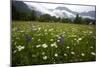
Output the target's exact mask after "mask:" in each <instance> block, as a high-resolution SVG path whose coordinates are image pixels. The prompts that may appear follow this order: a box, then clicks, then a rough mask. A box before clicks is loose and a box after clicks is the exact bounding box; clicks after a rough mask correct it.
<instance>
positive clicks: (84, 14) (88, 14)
mask: <svg viewBox="0 0 100 67" xmlns="http://www.w3.org/2000/svg"><path fill="white" fill-rule="evenodd" d="M55 10H61V11H63V10H65V11H66V12H69V13H71V14H73V15H76V14H79V15H80V16H82V17H83V18H85V17H86V18H92V19H95V17H96V16H95V15H96V11H88V12H81V13H80V12H75V11H72V10H70V9H69V8H67V7H56V8H55ZM52 11H53V10H52Z"/></svg>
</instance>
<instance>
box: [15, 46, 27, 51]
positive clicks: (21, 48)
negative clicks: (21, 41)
mask: <svg viewBox="0 0 100 67" xmlns="http://www.w3.org/2000/svg"><path fill="white" fill-rule="evenodd" d="M16 48H17V49H18V51H21V50H23V49H24V48H25V47H24V46H17V47H16Z"/></svg>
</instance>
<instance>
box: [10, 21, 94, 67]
mask: <svg viewBox="0 0 100 67" xmlns="http://www.w3.org/2000/svg"><path fill="white" fill-rule="evenodd" d="M11 37H12V39H11V41H12V64H13V65H31V64H33V65H37V64H55V63H56V64H58V63H72V62H85V61H95V60H96V59H95V57H96V29H95V25H79V24H65V23H46V22H41V23H40V22H30V21H26V22H24V21H13V22H12V32H11Z"/></svg>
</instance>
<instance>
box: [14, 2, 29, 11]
mask: <svg viewBox="0 0 100 67" xmlns="http://www.w3.org/2000/svg"><path fill="white" fill-rule="evenodd" d="M12 6H13V7H14V9H16V10H17V11H19V12H23V13H30V12H31V9H30V8H29V6H27V4H25V3H24V2H22V1H12Z"/></svg>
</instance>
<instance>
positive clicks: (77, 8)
mask: <svg viewBox="0 0 100 67" xmlns="http://www.w3.org/2000/svg"><path fill="white" fill-rule="evenodd" d="M20 1H40V2H56V3H71V4H85V3H84V1H85V0H84V1H83V0H82V1H83V3H81V2H78V3H75V2H74V1H79V0H20ZM88 1H89V3H90V2H91V3H92V1H94V0H87V2H88ZM25 3H27V4H29V5H32V6H34V5H35V6H39V7H40V6H41V7H44V8H47V9H54V8H56V7H58V6H63V7H67V8H69V9H71V10H73V11H76V12H88V11H94V10H95V6H83V5H66V4H46V3H33V2H25ZM86 5H91V4H86ZM92 5H93V4H92Z"/></svg>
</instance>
